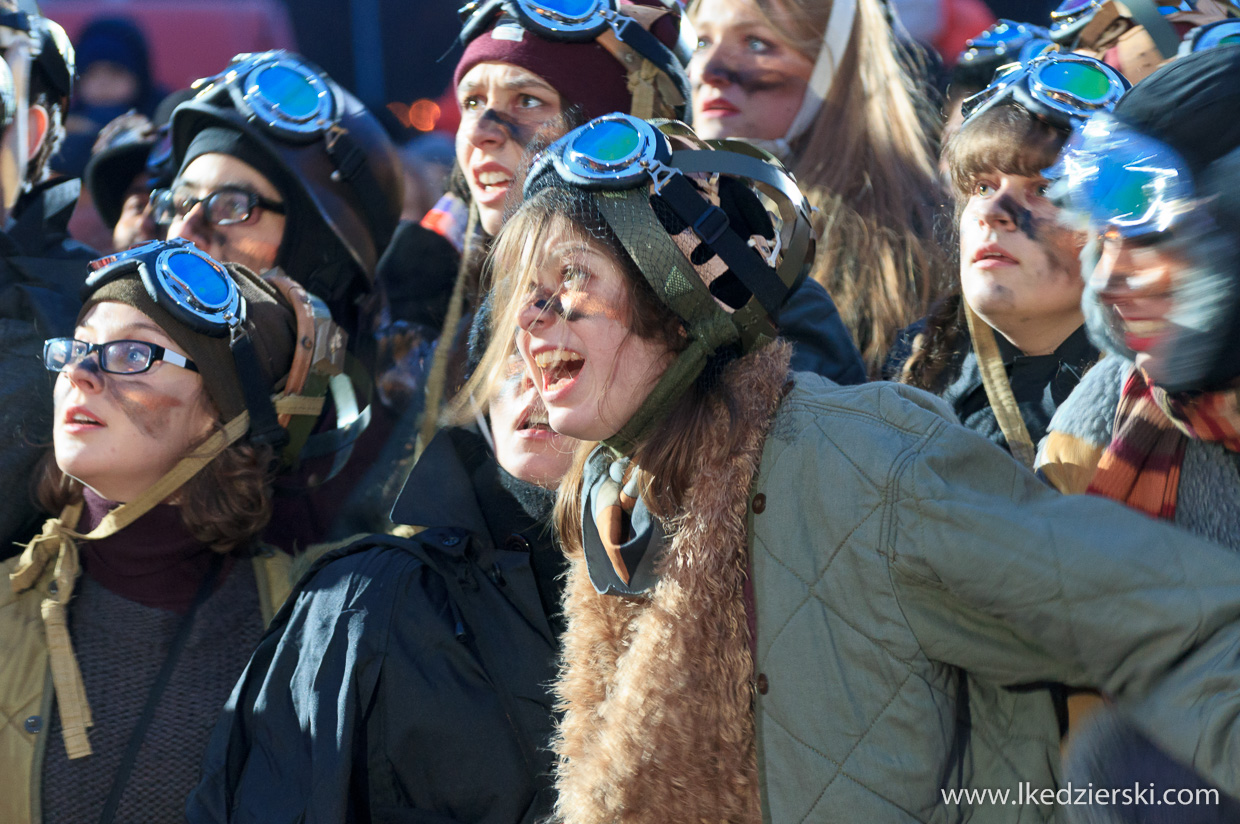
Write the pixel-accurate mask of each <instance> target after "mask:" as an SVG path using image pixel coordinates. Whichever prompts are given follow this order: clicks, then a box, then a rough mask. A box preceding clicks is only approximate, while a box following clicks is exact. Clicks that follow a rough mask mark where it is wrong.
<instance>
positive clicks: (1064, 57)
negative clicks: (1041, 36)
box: [960, 52, 1131, 129]
mask: <svg viewBox="0 0 1240 824" xmlns="http://www.w3.org/2000/svg"><path fill="white" fill-rule="evenodd" d="M1129 88H1131V84H1130V83H1129V82H1128V81H1127V80H1126V79H1125V78H1124V76H1123V75H1121V74H1120V73H1119V72H1117V71H1115V69H1113V68H1111V67H1110V66H1108V65H1106V64H1105V63H1103V62H1102V61H1100V60H1095V59H1093V58H1092V57H1086V56H1084V55H1080V54H1066V53H1061V52H1049V53H1046V54H1042V55H1040V56H1038V57H1035V58H1034V59H1033V60H1030V61H1029V62H1028V63H1025V64H1012V65H1010V66H1005V67H1003V68H1001V69H999V71H998V72H997V73H996V74H995V79H994V80H992V81H991V83H990V85H989V86H987V87H986V88H984V89H982V90H981V91H980V92H978V93H977V94H975V95H973V96H972V97H970V98H967V99H966V100H965V101H964V102H963V103H962V104H961V105H960V113H961V114H962V115H963V116H964V120H965V122H968V121H969V120H970V119H971V118H973V117H976V116H977V115H979V114H981V113H982V112H984V111H986V110H987V109H989V108H991V107H992V106H995V105H997V104H999V103H1002V102H1005V101H1008V100H1011V101H1014V102H1016V103H1019V104H1020V105H1021V106H1024V107H1025V108H1026V109H1028V110H1029V111H1030V112H1031V113H1032V114H1034V115H1037V116H1039V117H1041V118H1043V119H1044V120H1046V121H1047V122H1049V123H1051V124H1052V125H1055V126H1059V127H1060V128H1063V129H1071V128H1073V126H1076V125H1079V124H1080V123H1081V122H1083V121H1084V120H1085V119H1086V118H1089V117H1090V116H1092V115H1093V114H1095V113H1097V112H1100V111H1110V110H1111V109H1113V108H1115V104H1116V103H1118V102H1119V99H1120V98H1121V97H1122V96H1123V95H1124V92H1126V91H1128V89H1129Z"/></svg>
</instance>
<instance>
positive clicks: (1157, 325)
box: [1123, 319, 1167, 352]
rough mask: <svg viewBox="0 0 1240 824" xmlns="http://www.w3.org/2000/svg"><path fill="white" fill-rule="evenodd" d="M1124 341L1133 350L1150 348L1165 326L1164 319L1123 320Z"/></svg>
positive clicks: (1141, 350) (1140, 350) (1142, 350)
mask: <svg viewBox="0 0 1240 824" xmlns="http://www.w3.org/2000/svg"><path fill="white" fill-rule="evenodd" d="M1123 328H1124V343H1126V344H1127V345H1128V348H1129V349H1132V350H1133V351H1134V352H1144V351H1146V350H1147V349H1150V348H1152V347H1153V346H1154V344H1155V343H1157V342H1158V339H1159V338H1160V337H1162V334H1163V332H1164V330H1165V329H1166V328H1167V322H1166V321H1165V320H1161V319H1158V320H1135V319H1134V320H1124V321H1123Z"/></svg>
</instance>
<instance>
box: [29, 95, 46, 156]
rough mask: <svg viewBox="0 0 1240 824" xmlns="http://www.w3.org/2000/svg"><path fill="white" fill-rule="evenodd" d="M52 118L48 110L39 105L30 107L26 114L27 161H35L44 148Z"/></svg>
mask: <svg viewBox="0 0 1240 824" xmlns="http://www.w3.org/2000/svg"><path fill="white" fill-rule="evenodd" d="M51 122H52V117H51V115H50V114H48V111H47V109H45V108H43V107H42V106H40V105H39V104H38V103H36V104H34V105H33V106H31V107H30V109H29V110H28V111H27V113H26V143H27V155H26V159H27V160H28V161H29V160H34V158H35V155H37V154H38V153H39V149H41V148H42V147H43V141H44V140H46V139H47V132H48V127H49V126H50V125H51Z"/></svg>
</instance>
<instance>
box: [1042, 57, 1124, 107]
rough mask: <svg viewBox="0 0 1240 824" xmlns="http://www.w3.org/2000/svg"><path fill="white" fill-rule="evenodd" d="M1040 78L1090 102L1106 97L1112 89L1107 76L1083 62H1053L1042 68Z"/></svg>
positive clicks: (1048, 84) (1044, 82)
mask: <svg viewBox="0 0 1240 824" xmlns="http://www.w3.org/2000/svg"><path fill="white" fill-rule="evenodd" d="M1038 80H1039V81H1040V82H1041V83H1042V84H1044V85H1046V86H1049V87H1051V88H1052V89H1055V90H1057V91H1063V92H1066V93H1068V94H1070V95H1072V96H1073V97H1075V98H1077V99H1078V100H1084V101H1090V102H1094V101H1101V100H1104V99H1106V96H1107V94H1108V93H1109V92H1110V91H1111V84H1110V81H1109V80H1108V78H1107V76H1106V75H1105V74H1103V73H1102V72H1101V71H1099V70H1098V69H1096V68H1094V67H1093V66H1090V65H1086V64H1083V63H1069V62H1063V63H1051V64H1049V65H1047V66H1046V67H1044V68H1043V69H1042V72H1041V74H1040V75H1039V76H1038Z"/></svg>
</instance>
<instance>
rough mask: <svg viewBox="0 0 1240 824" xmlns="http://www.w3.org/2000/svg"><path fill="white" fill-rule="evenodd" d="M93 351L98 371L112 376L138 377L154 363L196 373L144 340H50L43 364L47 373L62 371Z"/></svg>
mask: <svg viewBox="0 0 1240 824" xmlns="http://www.w3.org/2000/svg"><path fill="white" fill-rule="evenodd" d="M95 352H98V353H99V368H100V369H102V370H103V371H104V372H111V373H112V374H113V375H137V374H139V373H140V372H145V371H147V370H148V369H150V368H151V366H152V365H153V364H155V363H156V362H157V361H163V362H164V363H170V364H172V365H173V366H179V367H181V368H182V369H188V370H190V371H191V372H197V371H198V367H197V366H196V365H194V362H193V361H192V360H190V359H189V358H187V357H185V356H184V355H179V354H177V353H176V352H172V351H170V350H168V349H165V348H164V347H162V346H159V345H158V344H154V343H147V342H146V341H144V340H110V341H108V342H107V343H87V342H86V341H84V340H77V339H75V338H51V339H50V340H47V341H45V342H44V344H43V365H44V366H46V367H47V371H49V372H64V371H65V370H66V369H70V368H72V367H73V366H76V365H77V364H78V363H81V362H82V361H83V360H85V359H86V358H88V357H90V356H91V355H92V354H93V353H95Z"/></svg>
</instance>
